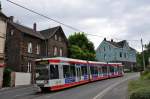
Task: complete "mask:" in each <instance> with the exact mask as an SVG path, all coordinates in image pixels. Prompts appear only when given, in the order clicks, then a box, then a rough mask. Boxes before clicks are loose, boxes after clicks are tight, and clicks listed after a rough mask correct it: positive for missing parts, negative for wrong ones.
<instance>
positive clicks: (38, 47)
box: [36, 44, 41, 55]
mask: <svg viewBox="0 0 150 99" xmlns="http://www.w3.org/2000/svg"><path fill="white" fill-rule="evenodd" d="M40 48H41V47H40V44H37V45H36V54H38V55H39V54H40Z"/></svg>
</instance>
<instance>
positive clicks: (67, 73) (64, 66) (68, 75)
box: [63, 65, 70, 78]
mask: <svg viewBox="0 0 150 99" xmlns="http://www.w3.org/2000/svg"><path fill="white" fill-rule="evenodd" d="M69 69H70V68H69V66H68V65H63V72H64V78H67V77H70V70H69Z"/></svg>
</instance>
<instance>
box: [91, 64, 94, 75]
mask: <svg viewBox="0 0 150 99" xmlns="http://www.w3.org/2000/svg"><path fill="white" fill-rule="evenodd" d="M90 70H91V74H94V67H93V66H91V67H90Z"/></svg>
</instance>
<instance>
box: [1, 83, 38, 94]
mask: <svg viewBox="0 0 150 99" xmlns="http://www.w3.org/2000/svg"><path fill="white" fill-rule="evenodd" d="M31 87H33V88H36V87H37V86H36V85H35V84H33V85H20V86H16V87H4V88H1V89H0V93H1V92H5V91H11V90H16V89H17V90H18V89H25V88H31Z"/></svg>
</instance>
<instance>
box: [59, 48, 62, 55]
mask: <svg viewBox="0 0 150 99" xmlns="http://www.w3.org/2000/svg"><path fill="white" fill-rule="evenodd" d="M59 55H60V56H63V50H62V48H60V49H59Z"/></svg>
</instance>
